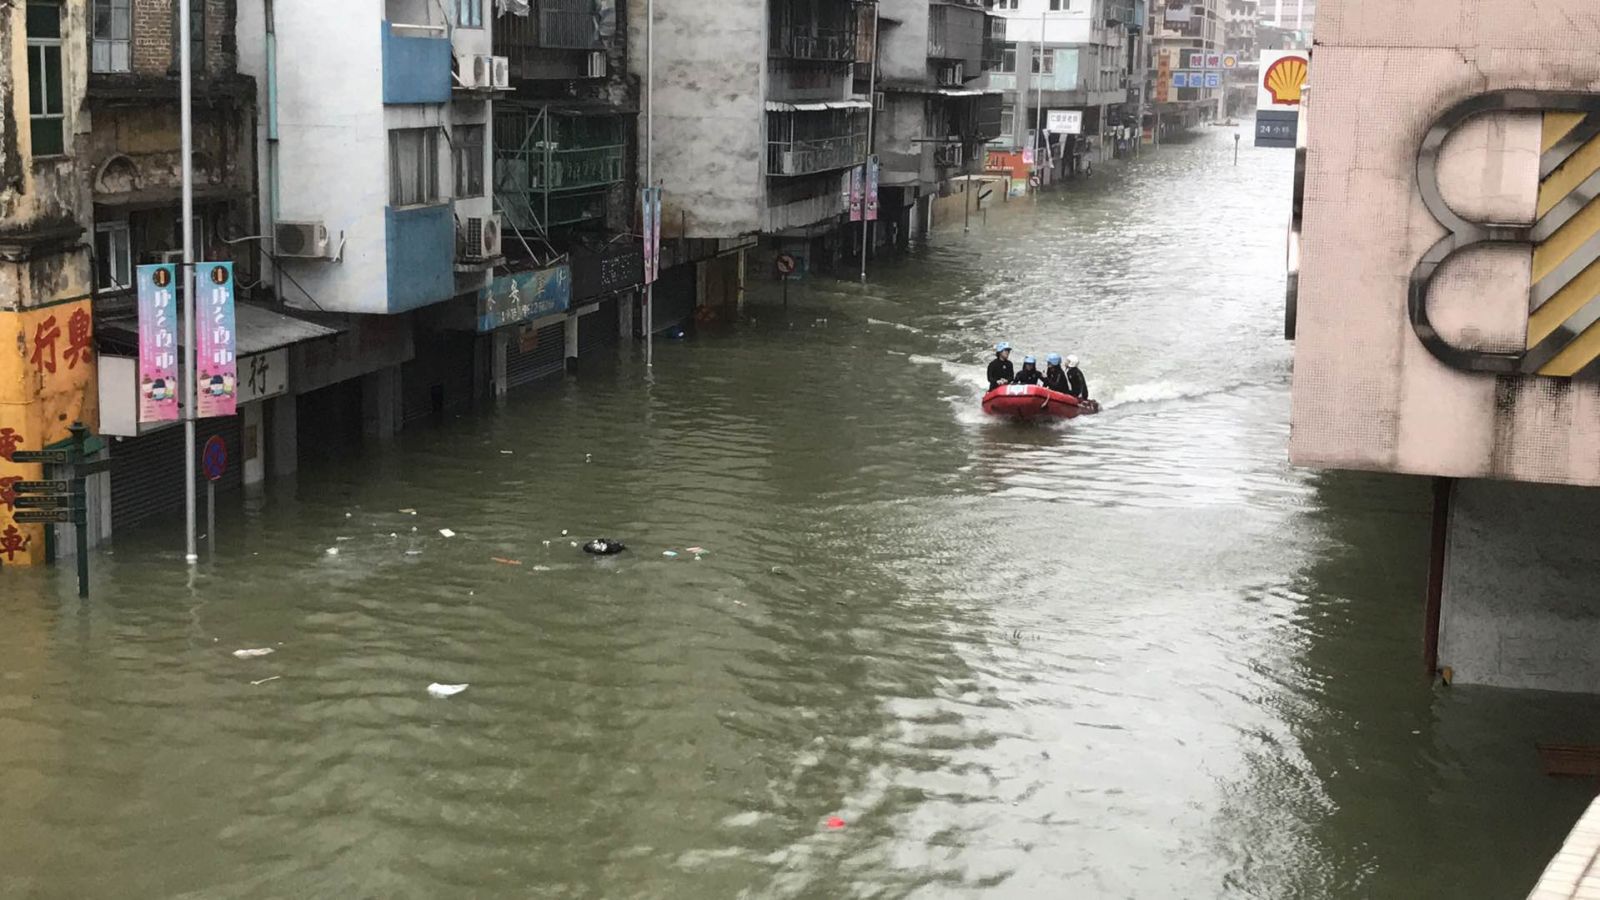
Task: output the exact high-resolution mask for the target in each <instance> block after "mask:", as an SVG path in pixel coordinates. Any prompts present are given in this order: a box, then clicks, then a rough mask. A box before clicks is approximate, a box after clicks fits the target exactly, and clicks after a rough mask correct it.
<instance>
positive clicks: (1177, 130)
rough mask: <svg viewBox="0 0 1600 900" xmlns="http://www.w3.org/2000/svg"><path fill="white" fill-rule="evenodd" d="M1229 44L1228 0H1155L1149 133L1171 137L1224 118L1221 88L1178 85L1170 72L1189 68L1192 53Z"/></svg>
mask: <svg viewBox="0 0 1600 900" xmlns="http://www.w3.org/2000/svg"><path fill="white" fill-rule="evenodd" d="M1227 42H1228V7H1227V0H1159V2H1156V3H1154V4H1153V5H1152V7H1151V11H1150V46H1151V53H1152V62H1151V71H1152V72H1153V73H1154V80H1153V82H1152V86H1151V94H1152V97H1153V102H1152V104H1151V105H1152V110H1151V114H1150V116H1149V117H1148V119H1147V120H1146V123H1145V127H1146V132H1147V133H1152V134H1153V136H1158V137H1169V136H1174V135H1177V134H1181V133H1182V132H1185V131H1188V130H1190V129H1193V128H1195V127H1196V126H1198V125H1200V124H1202V123H1205V122H1211V121H1215V120H1217V119H1219V118H1222V117H1223V116H1224V115H1225V114H1226V111H1225V110H1224V108H1223V101H1224V97H1225V89H1224V88H1223V87H1222V81H1221V80H1219V81H1218V82H1217V85H1216V86H1215V87H1212V86H1210V85H1209V84H1208V85H1204V86H1201V87H1194V86H1186V85H1180V84H1178V83H1177V82H1176V81H1175V80H1174V78H1173V75H1174V74H1175V73H1177V72H1183V71H1185V70H1189V71H1193V67H1192V66H1191V64H1190V60H1191V59H1192V57H1193V54H1195V53H1203V54H1206V55H1207V56H1210V55H1213V54H1215V55H1220V54H1222V53H1223V51H1224V50H1225V49H1226V47H1227Z"/></svg>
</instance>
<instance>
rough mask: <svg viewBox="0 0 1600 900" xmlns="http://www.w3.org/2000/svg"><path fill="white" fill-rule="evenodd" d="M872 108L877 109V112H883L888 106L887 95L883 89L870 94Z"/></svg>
mask: <svg viewBox="0 0 1600 900" xmlns="http://www.w3.org/2000/svg"><path fill="white" fill-rule="evenodd" d="M872 108H873V109H875V110H877V111H878V112H883V111H884V110H885V109H888V108H889V95H888V94H885V93H884V92H883V91H878V92H877V93H876V94H873V95H872Z"/></svg>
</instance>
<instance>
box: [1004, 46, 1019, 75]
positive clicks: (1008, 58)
mask: <svg viewBox="0 0 1600 900" xmlns="http://www.w3.org/2000/svg"><path fill="white" fill-rule="evenodd" d="M1016 70H1017V45H1016V44H1013V43H1008V44H1006V45H1005V46H1004V47H1002V48H1001V50H1000V71H1002V72H1015V71H1016Z"/></svg>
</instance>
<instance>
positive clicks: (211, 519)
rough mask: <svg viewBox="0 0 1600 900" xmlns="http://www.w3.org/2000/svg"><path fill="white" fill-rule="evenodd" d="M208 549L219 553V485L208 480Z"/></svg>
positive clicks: (213, 552)
mask: <svg viewBox="0 0 1600 900" xmlns="http://www.w3.org/2000/svg"><path fill="white" fill-rule="evenodd" d="M206 549H207V550H209V551H211V553H212V554H213V555H215V554H216V552H217V483H216V482H215V481H212V480H211V479H209V478H208V479H206Z"/></svg>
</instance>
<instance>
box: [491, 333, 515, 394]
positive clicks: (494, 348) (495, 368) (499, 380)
mask: <svg viewBox="0 0 1600 900" xmlns="http://www.w3.org/2000/svg"><path fill="white" fill-rule="evenodd" d="M489 341H490V344H489V384H490V385H491V386H492V390H493V391H494V398H495V399H496V400H504V399H505V397H506V393H507V392H508V391H509V390H510V389H511V384H510V382H509V381H507V380H506V360H507V359H508V358H509V357H510V355H511V332H510V330H508V329H505V328H502V329H500V330H499V331H496V332H494V333H493V334H491V335H489Z"/></svg>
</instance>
